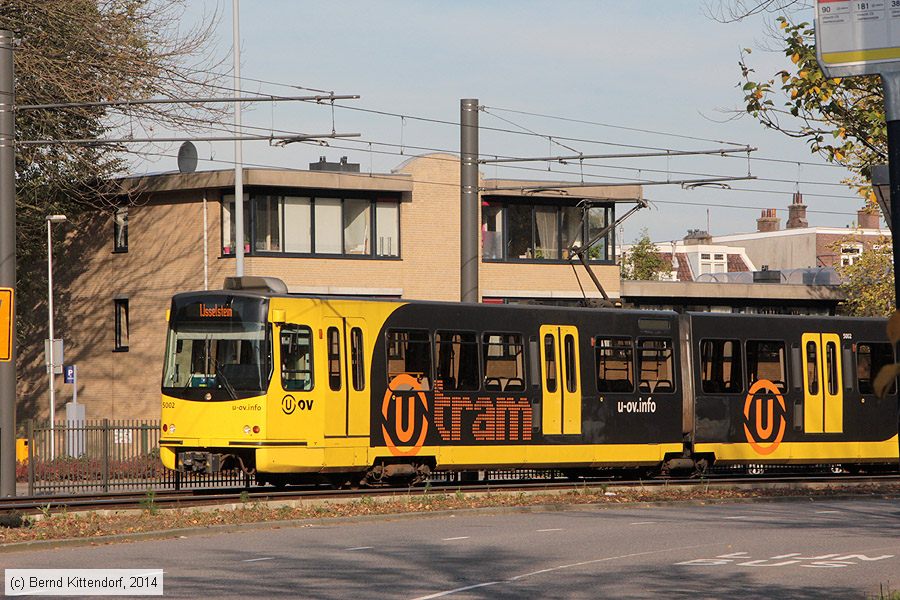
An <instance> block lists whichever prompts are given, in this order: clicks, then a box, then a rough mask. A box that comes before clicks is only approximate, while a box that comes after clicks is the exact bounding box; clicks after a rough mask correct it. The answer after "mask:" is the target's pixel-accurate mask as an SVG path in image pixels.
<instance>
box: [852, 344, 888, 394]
mask: <svg viewBox="0 0 900 600" xmlns="http://www.w3.org/2000/svg"><path fill="white" fill-rule="evenodd" d="M893 362H894V353H893V352H892V351H891V345H890V344H885V343H880V342H866V343H860V344H857V345H856V382H857V386H858V389H859V393H860V394H874V393H875V387H874V385H873V383H872V382H873V381H875V376H876V375H878V372H879V371H880V370H881V368H882V367H883V366H885V365H889V364H892V363H893ZM896 391H897V390H896V388H895V386H894V384H891V387H890V389H889V390H888V393H889V394H893V393H895V392H896Z"/></svg>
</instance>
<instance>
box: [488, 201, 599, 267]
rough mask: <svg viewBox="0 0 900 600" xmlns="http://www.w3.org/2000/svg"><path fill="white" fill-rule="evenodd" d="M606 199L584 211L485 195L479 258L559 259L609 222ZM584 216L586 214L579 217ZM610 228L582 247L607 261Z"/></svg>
mask: <svg viewBox="0 0 900 600" xmlns="http://www.w3.org/2000/svg"><path fill="white" fill-rule="evenodd" d="M613 215H614V209H613V206H612V205H607V206H594V207H591V208H589V209H588V211H587V214H586V215H585V213H584V211H583V210H582V208H581V207H579V206H573V205H559V204H532V203H528V202H519V201H500V200H490V201H487V202H484V203H483V204H482V207H481V244H482V258H483V260H485V261H507V262H515V261H529V262H536V261H548V262H563V261H568V260H569V258H570V252H569V248H572V247H575V248H580V247H581V246H582V245H583V244H584V243H586V242H585V240H592V239H594V238H595V237H596V236H597V235H598V234H599V233H600V232H601V231H602V230H603V229H604V228H605V227H606V226H607V224H608V223H610V222H611V219H612V218H613ZM585 216H586V218H584V217H585ZM613 239H614V232H613V231H612V230H610V231H609V232H607V234H606V235H604V236H603V237H602V238H600V239H599V240H597V241H596V242H595V243H594V244H593V245H592V246H591V248H590V249H589V250H588V252H587V258H588V259H589V260H591V261H596V262H610V261H611V257H612V256H613V253H612V247H613Z"/></svg>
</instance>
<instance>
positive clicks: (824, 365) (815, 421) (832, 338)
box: [802, 333, 844, 433]
mask: <svg viewBox="0 0 900 600" xmlns="http://www.w3.org/2000/svg"><path fill="white" fill-rule="evenodd" d="M802 343H803V352H802V355H803V400H804V401H803V430H804V432H806V433H842V432H843V431H844V386H843V381H842V372H843V371H842V369H841V350H840V349H841V340H840V337H839V336H838V334H836V333H804V334H803V337H802Z"/></svg>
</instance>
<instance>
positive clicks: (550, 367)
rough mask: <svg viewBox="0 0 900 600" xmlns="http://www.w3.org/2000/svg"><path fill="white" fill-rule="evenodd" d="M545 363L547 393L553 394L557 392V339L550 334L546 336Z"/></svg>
mask: <svg viewBox="0 0 900 600" xmlns="http://www.w3.org/2000/svg"><path fill="white" fill-rule="evenodd" d="M544 363H545V364H544V370H545V371H546V372H547V377H546V379H547V380H546V385H547V391H548V392H549V393H551V394H552V393H554V392H555V391H556V338H555V337H553V336H552V335H550V334H549V333H548V334H547V335H545V336H544Z"/></svg>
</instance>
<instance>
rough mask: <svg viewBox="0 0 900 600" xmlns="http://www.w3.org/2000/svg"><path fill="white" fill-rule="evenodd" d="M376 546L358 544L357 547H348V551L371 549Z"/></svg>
mask: <svg viewBox="0 0 900 600" xmlns="http://www.w3.org/2000/svg"><path fill="white" fill-rule="evenodd" d="M374 547H375V546H357V547H356V548H347V552H353V551H354V550H371V549H372V548H374Z"/></svg>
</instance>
